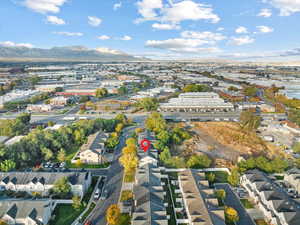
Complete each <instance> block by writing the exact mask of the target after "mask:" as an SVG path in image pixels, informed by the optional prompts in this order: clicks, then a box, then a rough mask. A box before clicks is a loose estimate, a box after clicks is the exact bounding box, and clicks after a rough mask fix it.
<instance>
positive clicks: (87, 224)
mask: <svg viewBox="0 0 300 225" xmlns="http://www.w3.org/2000/svg"><path fill="white" fill-rule="evenodd" d="M84 225H93V224H92V222H91V221H90V220H87V221H86V222H85V224H84Z"/></svg>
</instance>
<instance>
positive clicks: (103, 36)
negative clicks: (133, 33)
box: [98, 35, 110, 40]
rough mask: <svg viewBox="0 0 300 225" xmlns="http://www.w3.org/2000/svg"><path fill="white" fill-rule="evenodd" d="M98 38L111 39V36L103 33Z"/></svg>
mask: <svg viewBox="0 0 300 225" xmlns="http://www.w3.org/2000/svg"><path fill="white" fill-rule="evenodd" d="M98 39H100V40H109V39H110V36H107V35H101V36H99V37H98Z"/></svg>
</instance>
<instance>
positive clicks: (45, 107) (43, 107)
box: [26, 104, 53, 112]
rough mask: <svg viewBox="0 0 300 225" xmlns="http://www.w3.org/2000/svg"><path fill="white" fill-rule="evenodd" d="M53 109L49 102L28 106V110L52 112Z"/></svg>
mask: <svg viewBox="0 0 300 225" xmlns="http://www.w3.org/2000/svg"><path fill="white" fill-rule="evenodd" d="M52 109H53V108H52V106H51V105H47V104H36V105H34V104H29V105H27V107H26V110H27V111H28V112H50V111H51V110H52Z"/></svg>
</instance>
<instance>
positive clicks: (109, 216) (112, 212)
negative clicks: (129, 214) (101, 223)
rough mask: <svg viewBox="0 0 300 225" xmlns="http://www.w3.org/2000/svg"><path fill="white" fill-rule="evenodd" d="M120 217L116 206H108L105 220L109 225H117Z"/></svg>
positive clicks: (119, 211)
mask: <svg viewBox="0 0 300 225" xmlns="http://www.w3.org/2000/svg"><path fill="white" fill-rule="evenodd" d="M120 216H121V210H120V209H119V207H118V205H117V204H113V205H110V206H109V208H108V209H107V211H106V220H107V223H108V224H109V225H117V224H118V223H119V220H120Z"/></svg>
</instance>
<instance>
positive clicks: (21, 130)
mask: <svg viewBox="0 0 300 225" xmlns="http://www.w3.org/2000/svg"><path fill="white" fill-rule="evenodd" d="M30 118H31V115H30V114H29V113H22V114H20V115H19V116H18V117H17V118H16V119H11V120H8V119H7V120H0V136H9V137H11V136H16V135H22V134H25V133H26V132H28V130H29V125H30Z"/></svg>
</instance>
